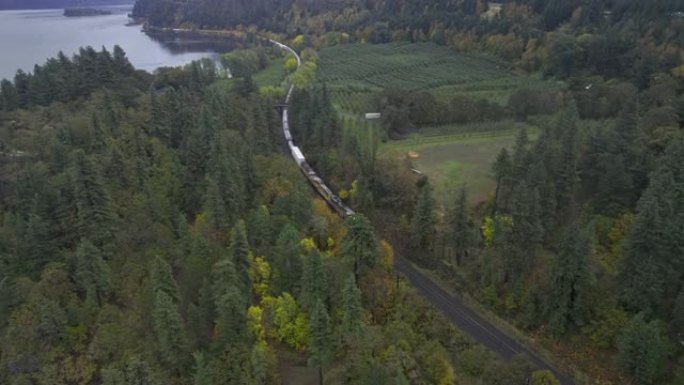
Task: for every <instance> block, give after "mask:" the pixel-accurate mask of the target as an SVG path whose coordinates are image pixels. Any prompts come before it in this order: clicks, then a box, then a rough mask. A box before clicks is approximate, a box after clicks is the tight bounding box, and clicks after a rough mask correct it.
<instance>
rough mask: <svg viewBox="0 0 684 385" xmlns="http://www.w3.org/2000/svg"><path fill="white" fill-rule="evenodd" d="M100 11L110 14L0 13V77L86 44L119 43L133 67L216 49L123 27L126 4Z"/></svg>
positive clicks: (181, 60)
mask: <svg viewBox="0 0 684 385" xmlns="http://www.w3.org/2000/svg"><path fill="white" fill-rule="evenodd" d="M98 8H103V7H98ZM106 9H110V10H112V11H113V13H112V14H111V15H105V16H92V17H65V16H63V15H62V13H63V10H62V9H48V10H12V11H0V79H1V78H13V77H14V74H15V73H16V71H17V70H18V69H22V70H24V71H26V72H29V71H32V70H33V66H34V65H35V64H43V63H44V62H45V61H46V60H47V59H48V58H49V57H53V56H55V55H57V53H58V52H59V51H62V52H64V53H65V54H67V55H69V56H71V55H72V54H73V53H75V52H77V51H78V49H79V48H80V47H84V46H88V45H90V46H92V47H94V48H96V49H98V50H99V49H101V47H103V46H104V47H106V48H107V49H109V50H111V49H112V48H113V47H114V46H115V45H119V46H121V48H123V49H124V51H126V53H127V55H128V58H129V59H130V61H131V63H132V64H133V65H134V66H135V67H136V68H138V69H143V70H147V71H154V70H155V69H156V68H159V67H162V66H178V65H183V64H187V63H189V62H191V61H193V60H197V59H201V58H204V57H210V58H217V57H218V53H217V51H218V50H219V48H218V47H212V46H211V45H210V44H205V43H203V42H198V41H190V40H187V39H185V40H183V39H177V38H174V39H172V40H167V41H160V40H158V39H152V38H151V37H149V36H147V35H146V34H145V33H143V32H142V27H141V26H140V25H134V26H127V25H126V24H128V22H129V19H128V16H127V13H128V12H129V11H130V9H131V7H130V6H129V7H108V8H106Z"/></svg>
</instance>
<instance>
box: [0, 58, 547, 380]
mask: <svg viewBox="0 0 684 385" xmlns="http://www.w3.org/2000/svg"><path fill="white" fill-rule="evenodd" d="M250 52H251V51H242V52H237V53H235V54H232V55H228V56H226V57H225V60H224V62H226V63H235V62H236V60H237V61H240V58H242V57H244V56H247V57H262V58H263V55H265V56H266V58H267V60H270V59H268V58H269V57H271V58H273V57H276V58H277V57H278V56H277V54H276V53H275V52H273V51H271V50H270V49H265V48H263V47H262V48H258V49H257V52H259V53H260V55H251V54H249V53H250ZM237 72H238V73H239V71H237ZM240 75H241V76H234V77H233V78H230V79H229V78H227V77H226V76H225V71H223V70H222V69H221V68H219V67H217V64H216V63H214V62H212V61H209V60H205V61H200V62H194V63H192V64H190V65H188V66H186V67H184V68H162V69H159V70H158V71H156V73H155V74H154V75H151V74H148V73H146V72H143V71H136V70H135V69H134V68H133V67H132V66H131V65H130V63H129V62H128V59H127V58H126V54H125V52H124V51H123V50H121V49H120V48H118V47H117V48H115V49H114V51H113V53H110V52H108V51H107V50H104V49H103V50H101V51H95V50H93V49H92V48H83V49H81V50H80V52H79V53H77V54H76V55H74V56H73V57H67V56H66V55H63V54H60V55H58V57H57V58H55V59H49V60H48V61H47V62H46V63H45V64H44V65H38V66H36V67H35V70H34V72H33V73H23V72H18V73H17V76H16V77H15V79H14V81H4V82H3V84H2V92H1V95H2V100H3V102H2V109H1V110H0V156H1V157H2V162H1V163H0V165H1V167H2V172H1V173H0V219H1V220H0V223H1V225H0V265H1V269H0V271H1V274H2V276H1V277H0V382H1V383H3V384H11V385H24V384H46V385H47V384H50V385H53V384H104V385H133V384H160V385H161V384H188V383H192V384H196V385H207V384H236V385H237V384H240V385H242V384H276V383H281V381H282V380H283V377H284V376H288V375H291V374H289V373H290V372H292V371H294V370H300V371H301V370H302V369H301V368H304V369H306V368H307V367H309V368H311V369H309V370H310V371H311V372H312V373H314V374H313V376H314V378H316V380H317V377H318V376H321V379H323V378H325V382H326V383H329V381H334V382H335V383H348V384H390V383H392V384H396V383H400V384H453V383H454V382H455V381H456V380H455V379H456V373H459V376H462V377H463V376H468V378H473V379H476V380H477V381H483V382H484V383H488V384H494V383H510V382H511V381H512V382H515V383H523V382H525V381H527V380H528V379H529V378H536V379H537V380H536V381H537V382H535V384H540V385H541V384H547V383H549V382H544V381H552V376H551V375H550V374H549V373H548V372H544V371H535V368H534V367H533V366H532V365H531V364H530V363H529V362H527V361H526V360H525V359H524V358H520V359H515V360H513V361H512V362H502V361H499V360H498V359H497V358H496V357H495V356H493V354H492V353H490V352H488V351H486V350H485V349H484V348H482V347H481V346H478V345H477V344H475V343H473V342H472V341H471V340H470V339H469V338H468V337H466V336H464V335H462V334H461V333H460V332H459V331H458V330H456V329H454V328H453V327H451V326H450V325H449V324H448V323H447V322H446V321H445V319H444V318H443V317H442V316H441V315H439V314H438V313H437V312H436V311H435V310H433V309H431V308H430V307H428V306H427V305H426V304H425V303H424V302H423V301H421V300H420V299H419V298H418V297H417V296H416V295H415V294H414V293H413V291H411V290H410V289H409V288H408V287H407V286H406V284H405V283H404V282H401V281H398V280H396V279H395V278H394V275H393V270H392V265H393V258H394V252H393V248H392V247H391V246H390V244H389V243H388V242H386V241H383V240H382V239H381V238H380V237H379V235H377V234H376V232H375V230H374V228H373V225H372V224H371V222H370V221H369V220H368V219H367V218H366V217H364V216H363V215H357V216H355V217H353V218H350V219H348V220H346V221H344V222H343V221H342V220H341V219H340V218H338V217H337V216H336V215H335V214H334V213H333V212H332V211H331V210H330V209H329V208H328V207H327V206H326V205H325V203H324V202H323V201H322V200H320V199H315V198H314V196H313V191H312V189H311V188H310V187H309V186H308V185H307V184H306V180H305V179H304V178H303V177H302V176H301V174H300V173H299V170H298V169H297V168H296V166H295V164H294V163H293V162H292V161H291V160H289V159H288V158H287V157H285V155H283V154H282V150H281V149H282V132H281V130H280V119H279V116H278V113H277V110H276V109H275V108H273V105H274V104H277V103H279V102H280V101H281V99H282V97H283V93H282V90H281V89H275V88H271V89H264V90H258V89H257V88H256V87H255V85H254V82H253V81H252V79H251V77H250V71H248V70H245V71H244V73H243V74H240ZM296 98H297V102H296V103H297V104H301V105H302V109H301V112H299V113H298V114H297V115H298V118H297V119H299V120H298V122H299V124H301V127H305V128H306V129H307V130H309V131H310V132H312V133H313V132H316V131H317V130H320V129H321V127H323V126H322V124H321V122H323V123H325V124H326V125H327V124H333V125H336V126H340V125H341V124H342V123H341V122H340V121H339V118H338V117H337V115H336V113H335V111H334V109H333V108H332V107H331V106H330V104H329V101H328V100H327V99H326V97H325V90H323V89H317V88H313V89H309V88H302V89H300V90H298V92H297V96H296ZM307 103H308V104H307ZM314 105H315V106H317V107H320V108H318V109H317V110H314V111H316V112H315V113H314V114H313V115H311V114H310V112H309V115H308V118H307V117H306V116H304V113H303V111H304V107H305V106H314ZM307 111H308V110H307ZM305 118H307V119H309V120H308V121H306V122H305V121H302V120H301V119H305ZM312 138H313V139H312V140H322V139H320V138H318V139H316V138H317V137H316V136H315V135H314V134H312ZM332 143H337V141H335V142H332ZM332 143H328V144H326V145H327V146H332ZM298 368H299V369H298ZM290 380H292V379H291V378H290ZM295 381H296V379H295ZM552 383H553V382H552Z"/></svg>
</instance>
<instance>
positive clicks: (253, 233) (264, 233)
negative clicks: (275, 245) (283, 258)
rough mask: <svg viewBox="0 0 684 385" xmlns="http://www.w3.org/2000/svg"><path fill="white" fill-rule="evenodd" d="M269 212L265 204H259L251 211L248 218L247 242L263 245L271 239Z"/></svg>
mask: <svg viewBox="0 0 684 385" xmlns="http://www.w3.org/2000/svg"><path fill="white" fill-rule="evenodd" d="M272 227H273V226H272V224H271V213H269V211H268V207H266V205H261V206H259V207H257V208H256V209H254V210H253V211H252V214H251V215H250V220H249V244H250V245H253V246H254V247H264V246H266V245H269V244H270V243H271V241H272V239H273V238H272V237H273V235H272V231H273V228H272Z"/></svg>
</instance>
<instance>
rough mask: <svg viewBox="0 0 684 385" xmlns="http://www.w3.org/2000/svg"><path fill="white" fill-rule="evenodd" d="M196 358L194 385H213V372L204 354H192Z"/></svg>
mask: <svg viewBox="0 0 684 385" xmlns="http://www.w3.org/2000/svg"><path fill="white" fill-rule="evenodd" d="M192 356H193V357H194V358H195V368H194V369H195V373H194V374H193V382H192V383H193V385H212V381H211V372H210V371H209V365H208V364H207V360H206V358H205V357H204V353H203V352H195V353H193V354H192Z"/></svg>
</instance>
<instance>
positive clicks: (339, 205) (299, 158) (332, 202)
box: [270, 40, 356, 218]
mask: <svg viewBox="0 0 684 385" xmlns="http://www.w3.org/2000/svg"><path fill="white" fill-rule="evenodd" d="M270 42H271V43H273V44H275V45H277V46H278V47H280V48H282V49H285V50H287V51H290V52H292V54H294V55H295V58H296V59H297V66H299V65H301V62H300V58H299V55H297V53H296V52H295V51H294V50H292V49H291V48H290V47H287V46H286V45H284V44H281V43H279V42H277V41H275V40H270ZM293 90H294V86H292V85H290V87H289V88H288V90H287V94H286V96H285V107H284V108H283V121H282V122H283V135H284V136H285V140H286V142H287V145H288V147H289V148H290V153H291V154H292V158H293V159H294V160H295V162H296V163H297V166H299V169H300V170H301V172H302V174H304V176H305V177H306V179H308V180H309V183H311V186H313V188H314V190H316V192H317V193H318V194H319V195H320V196H321V197H322V198H323V199H324V200H325V201H326V203H328V206H330V208H332V209H333V210H334V211H335V212H336V213H337V214H338V215H339V216H341V217H342V218H347V217H350V216H352V215H355V214H356V213H355V212H354V210H352V209H350V208H349V207H348V206H346V205H345V204H344V202H342V199H340V197H338V196H337V195H335V194H334V193H333V192H332V190H330V188H329V187H328V186H327V185H326V184H325V182H324V181H323V179H321V178H320V177H319V176H318V174H316V171H314V169H313V168H311V166H310V165H309V163H307V162H306V158H305V157H304V153H302V150H301V149H300V148H299V147H297V146H296V145H295V144H294V139H293V138H292V132H291V131H290V122H289V114H288V110H287V104H288V103H289V102H290V97H291V96H292V91H293Z"/></svg>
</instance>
